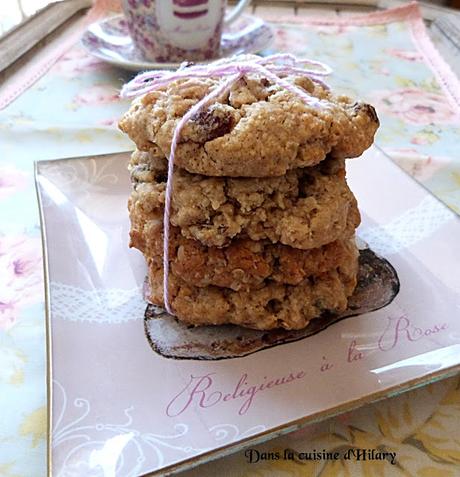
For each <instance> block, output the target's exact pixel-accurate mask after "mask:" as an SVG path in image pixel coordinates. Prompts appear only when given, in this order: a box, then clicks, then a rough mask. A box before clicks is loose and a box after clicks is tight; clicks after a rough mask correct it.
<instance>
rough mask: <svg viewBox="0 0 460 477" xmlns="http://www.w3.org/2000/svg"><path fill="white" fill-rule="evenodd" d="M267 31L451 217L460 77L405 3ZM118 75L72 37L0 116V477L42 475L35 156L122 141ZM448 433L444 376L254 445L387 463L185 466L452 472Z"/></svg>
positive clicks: (451, 408) (454, 393)
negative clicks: (374, 127)
mask: <svg viewBox="0 0 460 477" xmlns="http://www.w3.org/2000/svg"><path fill="white" fill-rule="evenodd" d="M273 26H274V28H275V31H276V41H275V45H274V46H273V49H274V50H275V51H289V52H292V53H294V54H296V55H299V56H307V57H310V58H317V59H320V60H321V61H325V62H327V63H328V64H330V65H331V66H332V67H333V69H334V75H333V76H332V77H331V79H330V83H331V85H333V86H334V87H337V88H339V89H341V90H342V91H343V92H345V93H349V94H351V95H353V96H358V97H361V98H363V99H365V100H368V101H369V102H371V103H373V104H374V105H375V106H376V108H377V111H378V114H379V116H380V119H381V124H382V125H381V128H380V130H379V133H378V135H377V141H376V142H377V144H378V145H380V146H381V147H382V148H384V149H385V150H386V151H387V152H388V153H389V154H390V155H391V156H392V158H393V159H394V160H395V161H396V162H397V163H398V164H399V165H400V166H401V167H402V168H404V169H405V170H406V171H408V172H409V173H410V174H411V175H412V176H413V177H414V178H415V179H416V180H418V181H420V182H422V183H423V184H424V185H425V186H426V187H427V188H428V189H429V190H431V191H432V192H433V193H434V194H435V195H436V196H437V197H439V198H440V199H441V200H442V201H444V202H445V203H446V204H447V205H448V206H449V207H451V208H452V209H453V210H455V211H456V212H459V213H460V155H459V153H458V144H459V140H460V119H459V111H460V85H459V82H458V80H457V79H456V78H455V77H454V76H453V75H452V73H451V72H450V71H449V70H448V68H446V67H445V65H444V64H443V62H442V60H441V59H440V58H439V57H438V56H437V54H436V52H434V51H433V49H432V47H431V44H430V43H429V41H427V38H426V35H425V33H424V30H423V27H421V20H420V18H419V15H418V10H417V7H416V6H414V5H410V6H407V7H404V8H400V9H396V10H393V11H390V12H384V13H380V14H373V15H368V16H365V17H359V18H356V19H346V20H340V21H339V20H325V19H319V20H318V19H316V20H311V19H310V20H302V21H301V22H299V21H298V20H295V19H276V21H275V22H274V23H273ZM128 77H129V74H128V73H125V72H122V71H120V70H116V69H114V68H113V67H110V66H108V65H106V64H104V63H102V62H100V61H99V60H97V59H94V58H92V57H90V56H89V55H88V54H87V53H86V52H85V51H84V50H83V49H82V48H81V47H80V46H79V45H75V46H74V47H72V49H70V50H69V51H67V52H66V53H65V54H64V55H63V56H62V57H61V58H60V59H59V60H58V61H57V62H56V63H55V65H54V66H53V67H52V68H51V69H50V70H49V71H48V73H47V74H46V75H45V76H43V77H42V78H41V79H40V80H39V81H38V82H36V83H35V85H34V86H33V87H32V88H30V89H29V90H27V91H26V92H25V93H23V94H22V95H21V96H19V97H18V98H17V99H16V100H15V101H14V102H12V103H11V104H10V105H9V106H8V107H7V108H6V109H4V110H3V111H0V409H1V411H0V476H5V477H19V476H20V477H33V476H43V475H45V472H46V385H45V373H46V370H45V331H44V330H45V328H44V303H43V302H44V295H43V276H42V259H41V244H40V235H39V234H40V230H39V218H38V210H37V204H36V198H35V190H34V185H33V161H37V160H43V159H53V158H62V157H71V156H79V155H84V154H98V153H107V152H116V151H124V150H129V149H131V148H132V145H131V143H130V142H129V141H128V139H127V138H126V137H124V136H123V135H122V134H121V133H120V132H119V131H118V130H117V128H116V122H117V119H118V118H119V117H120V115H121V114H122V113H123V112H124V111H125V110H126V108H127V107H128V104H127V103H126V102H124V101H121V100H120V99H119V98H118V90H119V88H120V86H121V85H122V83H123V82H124V81H126V80H127V79H128ZM0 94H1V88H0ZM458 429H460V380H459V378H458V377H455V378H450V379H448V380H444V381H442V382H439V383H435V384H431V385H428V386H426V387H424V388H422V389H418V390H415V391H411V392H409V393H407V394H404V395H401V396H398V397H396V398H392V399H388V400H386V401H384V402H380V403H377V404H372V405H369V406H366V407H364V408H362V409H359V410H357V411H354V412H352V413H350V414H347V415H346V416H340V417H337V418H335V419H331V420H328V421H325V422H323V423H321V424H317V425H314V426H310V427H308V428H307V429H306V430H304V431H301V432H298V433H296V434H294V435H290V436H288V437H283V438H280V439H278V440H275V441H270V442H268V443H266V444H265V445H263V446H257V448H256V449H257V450H258V451H260V452H269V451H272V452H276V451H282V450H284V449H296V450H298V451H302V452H308V451H312V450H313V449H316V450H323V449H326V450H334V449H341V450H343V449H345V448H356V449H371V450H372V449H374V450H380V452H383V451H387V452H395V453H396V458H395V462H393V463H392V462H391V460H388V459H387V460H378V459H374V460H366V461H356V460H353V461H344V460H339V461H319V462H316V463H312V462H310V463H307V464H306V463H305V461H303V462H300V461H299V460H283V459H281V460H276V461H274V460H272V461H264V460H261V461H259V462H258V463H257V464H248V463H247V458H246V457H245V455H244V453H238V454H236V455H234V456H231V457H228V458H225V459H221V460H219V461H218V462H215V463H210V464H207V465H205V466H202V467H200V468H198V469H195V470H192V471H189V472H187V473H186V475H189V476H192V475H193V476H202V475H222V476H230V475H231V476H233V475H247V476H256V475H260V476H265V475H277V476H278V475H279V476H281V475H289V476H291V475H302V476H307V475H308V476H310V475H319V474H320V473H321V475H322V476H328V475H331V476H336V475H419V476H430V477H431V476H436V475H438V474H439V475H443V477H444V476H449V475H450V476H455V475H460V433H459V432H458ZM95 472H96V473H95V474H94V475H99V474H98V473H97V469H95Z"/></svg>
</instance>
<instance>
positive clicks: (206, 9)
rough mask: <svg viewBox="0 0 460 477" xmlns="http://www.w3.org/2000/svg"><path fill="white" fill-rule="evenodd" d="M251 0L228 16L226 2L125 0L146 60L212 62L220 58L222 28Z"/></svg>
mask: <svg viewBox="0 0 460 477" xmlns="http://www.w3.org/2000/svg"><path fill="white" fill-rule="evenodd" d="M248 3H249V0H240V1H239V2H238V4H237V5H236V7H235V8H234V9H233V10H232V11H231V12H230V13H229V14H227V15H226V14H225V10H226V4H227V2H226V0H122V5H123V11H124V14H125V17H126V21H127V23H128V28H129V32H130V35H131V38H132V40H133V42H134V44H135V45H136V47H137V48H138V49H139V50H140V52H141V53H142V55H143V56H144V58H145V59H147V60H151V61H158V62H177V61H183V60H192V61H201V60H210V59H213V58H217V57H218V56H219V49H220V42H221V37H222V28H223V26H224V25H228V24H230V23H232V22H233V21H235V20H236V19H237V18H238V17H239V16H240V15H241V13H242V12H243V9H244V7H245V6H246V5H247V4H248Z"/></svg>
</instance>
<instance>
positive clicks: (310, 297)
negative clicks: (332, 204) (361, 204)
mask: <svg viewBox="0 0 460 477" xmlns="http://www.w3.org/2000/svg"><path fill="white" fill-rule="evenodd" d="M354 252H355V253H354V255H353V257H352V258H351V259H350V260H348V262H347V263H344V264H342V265H340V266H338V267H337V268H336V269H333V270H330V271H328V272H324V273H318V274H316V275H313V276H309V277H308V278H305V279H304V280H302V281H301V282H300V283H299V284H297V285H284V284H280V283H276V282H267V283H266V284H263V285H262V286H261V287H260V288H258V289H256V290H250V291H234V290H231V289H229V288H219V287H216V286H208V287H204V288H201V287H196V286H193V285H190V284H188V283H186V282H185V281H184V280H183V279H181V278H179V277H178V276H177V275H176V274H175V273H173V272H171V273H170V275H169V293H170V301H171V302H170V305H171V308H172V310H173V312H174V314H175V315H176V317H177V318H178V319H179V320H180V321H183V322H185V323H187V324H190V325H222V324H228V323H232V324H235V325H240V326H245V327H248V328H254V329H259V330H269V329H273V328H284V329H288V330H294V329H301V328H304V327H305V326H306V325H307V324H308V322H309V321H310V320H312V319H313V318H317V317H319V316H321V314H323V313H325V312H332V313H340V312H342V311H344V310H345V309H346V308H347V299H348V297H349V296H351V294H352V293H353V290H354V289H355V287H356V283H357V278H356V277H357V272H358V251H357V249H356V246H355V249H354ZM149 283H150V296H149V298H150V301H151V302H152V303H154V304H157V305H160V306H162V305H163V270H162V268H161V266H158V267H155V266H153V265H152V266H150V268H149Z"/></svg>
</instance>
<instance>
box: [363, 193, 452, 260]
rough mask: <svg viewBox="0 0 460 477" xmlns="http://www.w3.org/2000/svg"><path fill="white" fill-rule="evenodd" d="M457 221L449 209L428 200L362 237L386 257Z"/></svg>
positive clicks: (368, 231) (437, 202) (372, 228)
mask: <svg viewBox="0 0 460 477" xmlns="http://www.w3.org/2000/svg"><path fill="white" fill-rule="evenodd" d="M453 217H455V214H454V213H453V212H452V211H450V210H449V209H448V208H447V207H446V206H445V205H443V204H442V203H441V202H439V201H438V200H437V199H435V198H434V197H432V196H427V197H426V198H425V199H423V200H422V201H421V202H420V204H418V205H417V206H416V207H413V208H411V209H409V210H407V211H406V212H404V213H403V214H401V215H400V216H398V217H397V218H395V219H394V220H392V221H390V222H388V223H387V224H385V225H383V226H377V227H370V228H368V229H363V230H360V231H359V236H360V238H361V239H362V240H364V241H365V242H367V243H368V244H369V246H370V247H371V248H372V249H373V250H374V251H375V252H377V253H380V254H382V255H383V256H386V255H391V254H394V253H397V252H399V251H401V250H403V249H405V248H408V247H410V246H411V245H414V244H415V243H417V242H419V241H420V240H423V239H424V238H426V237H428V236H430V235H431V234H433V233H434V232H435V231H436V230H437V229H439V228H440V227H441V226H442V225H443V224H444V223H446V222H448V221H449V220H451V219H452V218H453Z"/></svg>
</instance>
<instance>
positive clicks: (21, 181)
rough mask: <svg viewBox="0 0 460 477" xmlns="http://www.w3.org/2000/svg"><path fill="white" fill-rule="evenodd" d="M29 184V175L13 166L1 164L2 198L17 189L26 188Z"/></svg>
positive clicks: (0, 186) (0, 189) (0, 192)
mask: <svg viewBox="0 0 460 477" xmlns="http://www.w3.org/2000/svg"><path fill="white" fill-rule="evenodd" d="M26 184H27V175H26V174H25V173H24V172H22V171H20V170H18V169H16V168H14V167H12V166H2V165H0V200H1V199H4V198H6V197H8V196H10V195H11V194H14V193H15V192H16V191H19V190H21V189H24V188H25V187H26Z"/></svg>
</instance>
